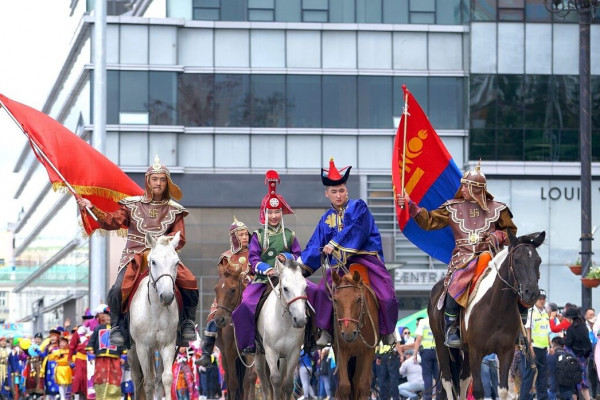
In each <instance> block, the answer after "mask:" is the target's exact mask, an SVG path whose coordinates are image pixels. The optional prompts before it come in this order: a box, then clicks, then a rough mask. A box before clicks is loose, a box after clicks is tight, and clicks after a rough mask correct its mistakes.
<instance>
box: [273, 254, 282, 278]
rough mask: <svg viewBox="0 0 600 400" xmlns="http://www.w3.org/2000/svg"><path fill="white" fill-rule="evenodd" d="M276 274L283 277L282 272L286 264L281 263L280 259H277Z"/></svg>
mask: <svg viewBox="0 0 600 400" xmlns="http://www.w3.org/2000/svg"><path fill="white" fill-rule="evenodd" d="M274 267H275V273H276V274H277V275H281V271H283V269H284V268H285V264H284V263H282V262H281V261H279V258H275V265H274Z"/></svg>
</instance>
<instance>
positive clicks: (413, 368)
mask: <svg viewBox="0 0 600 400" xmlns="http://www.w3.org/2000/svg"><path fill="white" fill-rule="evenodd" d="M400 375H402V376H405V377H406V382H404V383H402V384H400V385H398V391H399V392H400V396H403V397H406V398H408V399H410V400H414V399H416V398H417V392H422V391H423V389H424V386H425V384H424V383H423V372H422V369H421V357H420V356H419V355H418V354H417V357H416V359H415V357H413V356H406V358H405V359H404V362H403V363H402V365H401V366H400Z"/></svg>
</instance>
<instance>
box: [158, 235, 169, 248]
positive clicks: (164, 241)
mask: <svg viewBox="0 0 600 400" xmlns="http://www.w3.org/2000/svg"><path fill="white" fill-rule="evenodd" d="M171 239H173V237H172V236H161V237H159V238H158V239H156V245H157V246H158V245H161V246H166V245H168V244H170V243H171Z"/></svg>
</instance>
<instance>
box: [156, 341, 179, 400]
mask: <svg viewBox="0 0 600 400" xmlns="http://www.w3.org/2000/svg"><path fill="white" fill-rule="evenodd" d="M175 349H176V346H175V343H173V344H172V345H167V346H165V347H163V348H162V349H161V350H160V357H161V358H162V365H163V371H162V376H161V378H162V385H163V388H164V390H165V399H166V400H171V385H172V384H173V360H174V359H175Z"/></svg>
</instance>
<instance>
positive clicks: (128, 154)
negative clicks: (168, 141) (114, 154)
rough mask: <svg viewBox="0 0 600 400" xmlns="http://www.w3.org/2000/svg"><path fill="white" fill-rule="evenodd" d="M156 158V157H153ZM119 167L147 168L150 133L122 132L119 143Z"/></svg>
mask: <svg viewBox="0 0 600 400" xmlns="http://www.w3.org/2000/svg"><path fill="white" fill-rule="evenodd" d="M152 157H154V155H153V156H152ZM119 161H120V162H121V163H120V164H119V165H121V166H126V167H147V166H148V165H149V163H148V133H147V132H121V133H120V143H119Z"/></svg>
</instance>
